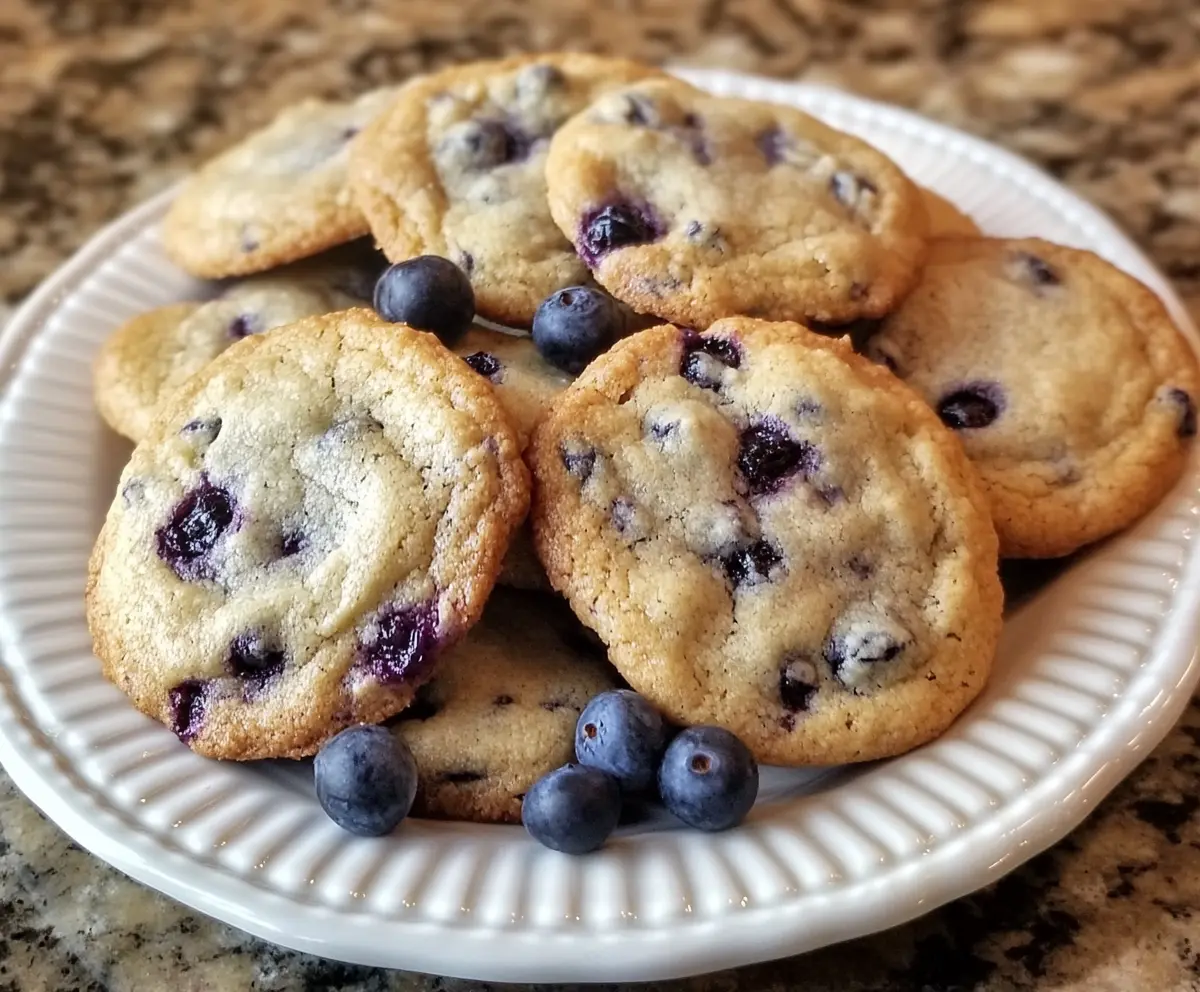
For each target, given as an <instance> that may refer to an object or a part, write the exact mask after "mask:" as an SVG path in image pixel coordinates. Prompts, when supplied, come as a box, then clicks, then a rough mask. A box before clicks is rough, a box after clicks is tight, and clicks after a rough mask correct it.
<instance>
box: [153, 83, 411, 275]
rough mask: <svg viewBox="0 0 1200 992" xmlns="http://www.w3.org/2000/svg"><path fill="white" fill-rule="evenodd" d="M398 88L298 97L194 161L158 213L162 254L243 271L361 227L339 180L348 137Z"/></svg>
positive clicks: (206, 268) (208, 271) (195, 266)
mask: <svg viewBox="0 0 1200 992" xmlns="http://www.w3.org/2000/svg"><path fill="white" fill-rule="evenodd" d="M399 91H400V90H399V89H397V88H393V87H387V88H384V89H378V90H372V91H371V92H369V93H364V94H363V95H362V96H360V97H358V98H357V99H356V100H352V101H350V102H347V103H333V102H329V101H326V100H305V101H303V102H302V103H298V104H296V105H294V106H291V107H288V108H287V109H285V110H283V111H282V112H281V113H280V114H279V115H278V116H277V117H276V118H275V119H274V120H273V121H272V122H271V123H270V124H268V125H267V126H266V127H265V128H263V129H262V130H261V131H258V132H256V133H255V134H252V135H250V137H248V138H246V139H245V140H243V141H242V142H241V143H239V144H237V145H235V146H234V147H233V148H230V149H229V150H228V151H226V152H224V153H223V154H221V155H219V156H217V157H216V158H214V159H212V160H211V161H210V162H208V163H207V164H206V165H204V166H202V167H201V168H200V170H199V171H198V172H196V173H195V174H194V175H192V177H191V178H190V179H188V180H187V181H186V182H185V183H184V186H183V189H181V190H180V192H179V195H178V196H177V197H176V198H175V201H174V202H173V203H172V204H171V208H170V210H169V211H168V212H167V216H166V218H165V219H164V220H163V226H162V241H163V247H164V248H165V249H166V252H167V254H168V255H169V256H170V257H171V259H172V260H173V261H175V262H176V263H177V264H178V265H180V266H181V267H182V268H184V269H186V270H187V271H188V272H190V273H192V274H193V275H196V276H200V277H201V278H205V279H218V278H224V277H226V276H241V275H248V274H249V273H251V272H262V271H263V270H265V269H270V268H274V267H275V266H277V265H282V264H284V263H285V262H293V261H296V260H297V259H301V258H307V257H309V256H310V255H315V254H317V252H320V251H324V250H325V249H326V248H331V247H333V246H334V245H339V244H342V243H343V242H346V241H350V240H352V239H354V238H357V237H361V236H362V235H364V234H366V233H367V222H366V220H365V219H364V218H363V215H362V212H361V211H360V210H359V209H358V207H356V206H355V205H354V202H353V200H352V199H351V196H350V191H349V188H348V187H347V184H346V162H347V158H348V148H349V145H350V143H351V139H352V138H354V137H355V135H357V134H358V132H359V131H361V130H362V129H363V127H365V126H366V125H367V124H368V123H369V122H370V121H371V120H372V119H373V118H375V117H376V116H378V115H379V114H380V113H381V112H382V111H383V110H385V109H386V108H387V107H388V105H389V104H390V103H391V102H392V100H393V99H394V98H395V97H396V94H397V93H398V92H399Z"/></svg>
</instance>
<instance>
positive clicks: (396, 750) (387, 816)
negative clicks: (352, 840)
mask: <svg viewBox="0 0 1200 992" xmlns="http://www.w3.org/2000/svg"><path fill="white" fill-rule="evenodd" d="M313 780H314V783H315V785H316V788H317V802H319V803H320V804H321V809H323V810H325V812H326V813H327V814H328V815H329V818H330V819H331V820H333V822H334V823H336V824H337V825H338V826H339V827H341V828H342V829H343V830H348V831H350V833H352V834H358V835H359V836H360V837H382V836H383V835H384V834H387V833H391V832H392V830H394V829H395V828H396V824H398V823H399V822H400V821H401V820H403V819H404V818H405V817H406V816H407V815H408V811H409V810H410V809H412V804H413V797H414V796H416V794H417V763H416V762H415V761H414V760H413V756H412V752H411V751H409V749H408V746H407V745H406V744H405V743H404V742H403V741H402V740H400V738H398V737H395V736H393V735H392V734H391V733H389V732H388V730H387V729H386V728H385V727H368V726H358V727H349V728H348V729H346V730H343V731H342V732H341V733H340V734H338V735H337V736H336V737H333V738H331V739H330V740H328V741H326V742H325V744H324V745H323V746H322V747H321V750H320V751H318V752H317V757H316V760H315V761H314V762H313Z"/></svg>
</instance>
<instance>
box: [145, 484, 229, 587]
mask: <svg viewBox="0 0 1200 992" xmlns="http://www.w3.org/2000/svg"><path fill="white" fill-rule="evenodd" d="M233 520H234V506H233V497H232V496H230V495H229V493H228V491H227V490H225V489H222V488H221V487H220V486H214V485H213V484H212V483H211V482H209V481H208V479H207V478H204V479H202V480H201V482H200V485H199V486H198V487H197V488H195V489H193V490H192V491H191V492H190V493H188V494H187V495H186V496H184V497H183V499H181V500H180V501H179V502H178V503H177V504H175V508H174V509H173V510H172V511H171V519H170V520H168V521H167V523H166V524H164V525H163V526H162V527H160V528H159V529H158V530H157V531H156V532H155V538H156V539H157V542H158V556H159V557H160V558H161V559H162V560H163V561H165V562H166V563H167V564H168V565H170V566H171V568H172V570H173V571H174V572H175V574H176V575H178V576H179V577H180V578H181V579H198V578H203V577H204V576H205V574H206V570H205V568H204V559H205V558H206V557H207V555H208V553H209V552H210V551H212V549H213V548H214V547H215V546H216V543H217V541H218V540H220V538H221V535H222V534H224V533H225V531H227V530H228V529H229V527H230V525H231V524H232V523H233Z"/></svg>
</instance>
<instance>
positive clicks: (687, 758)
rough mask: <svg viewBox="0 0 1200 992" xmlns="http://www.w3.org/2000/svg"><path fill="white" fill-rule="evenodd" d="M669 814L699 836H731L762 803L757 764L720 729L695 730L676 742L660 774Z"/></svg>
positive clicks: (737, 741)
mask: <svg viewBox="0 0 1200 992" xmlns="http://www.w3.org/2000/svg"><path fill="white" fill-rule="evenodd" d="M658 787H659V791H660V792H661V793H662V798H663V804H664V805H665V806H666V807H667V811H668V812H670V813H672V814H674V815H675V816H677V817H679V819H681V820H682V821H683V822H684V823H686V824H687V825H688V826H689V827H695V828H696V829H697V830H727V829H729V828H730V827H734V826H737V824H739V823H741V822H742V820H743V819H745V817H746V814H747V813H749V812H750V807H751V806H753V805H754V800H755V799H756V798H757V797H758V763H757V762H756V761H755V760H754V755H752V754H751V753H750V749H749V748H747V747H746V745H745V744H743V743H742V742H741V741H740V740H738V738H737V737H735V736H734V735H733V734H731V733H730V732H729V731H728V730H724V729H722V728H721V727H690V728H688V729H687V730H684V731H683V732H681V733H680V734H679V736H678V737H676V738H675V739H674V740H673V741H671V744H670V746H669V747H668V748H667V753H666V754H665V755H664V756H663V760H662V766H661V767H660V768H659V770H658Z"/></svg>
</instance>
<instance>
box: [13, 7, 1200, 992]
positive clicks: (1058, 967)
mask: <svg viewBox="0 0 1200 992" xmlns="http://www.w3.org/2000/svg"><path fill="white" fill-rule="evenodd" d="M234 7H235V5H234V4H231V3H229V2H228V0H226V2H217V0H191V2H186V3H185V2H176V3H153V2H146V0H105V2H104V3H99V2H95V3H78V2H75V3H71V2H67V0H0V320H2V319H3V318H4V316H6V315H7V313H8V312H10V309H11V307H12V306H14V305H15V304H17V303H19V301H20V300H21V298H22V297H23V296H24V295H25V294H26V293H28V291H29V290H30V289H32V288H33V287H34V286H35V285H36V284H37V283H38V281H39V280H41V279H42V278H43V277H44V276H46V275H47V274H48V273H49V272H51V271H52V270H53V269H54V268H55V267H56V266H57V265H58V264H60V263H61V262H62V261H63V260H64V259H66V258H67V257H68V256H69V255H70V254H71V252H73V251H74V250H75V249H76V248H77V247H78V246H79V245H80V244H82V243H83V242H84V241H85V240H86V239H87V238H88V237H89V236H90V235H91V234H92V233H94V232H95V231H96V230H97V229H98V228H99V227H100V226H102V225H103V224H104V223H106V222H107V221H109V220H111V219H112V218H114V217H116V216H117V215H119V214H120V213H122V212H123V211H124V210H126V209H128V208H129V207H131V206H133V205H135V204H136V203H138V202H139V201H141V200H143V199H145V198H146V197H147V196H149V195H150V194H152V193H154V192H156V191H158V190H160V189H163V188H165V187H166V186H168V185H169V184H171V183H172V182H174V181H175V180H176V179H178V178H179V177H180V176H182V175H183V174H184V173H185V172H186V171H187V170H188V169H189V168H190V167H192V166H193V165H195V164H196V163H197V162H199V161H201V160H203V159H204V158H205V157H206V156H208V155H210V154H211V153H213V152H214V151H216V150H218V149H220V148H222V147H224V146H225V145H227V144H229V143H230V142H232V141H233V140H235V139H236V138H237V137H239V136H240V135H242V134H244V133H246V132H247V131H248V130H250V129H252V128H254V127H255V126H257V125H259V124H261V123H262V122H264V121H266V120H267V119H268V118H270V117H271V116H272V115H273V113H274V112H275V111H276V110H278V109H279V108H280V107H282V106H284V105H286V104H288V103H290V102H292V101H294V100H296V99H298V98H300V97H302V96H305V95H309V94H313V93H317V94H321V95H329V96H336V95H349V94H352V93H355V92H358V91H360V90H363V89H366V88H368V87H370V86H373V85H378V84H380V83H383V82H387V81H393V80H396V79H399V78H403V77H404V76H406V75H408V74H410V73H413V72H417V71H422V70H425V69H429V68H432V67H436V66H440V65H444V64H447V63H450V62H453V61H461V60H465V59H470V58H478V57H489V56H494V55H500V54H507V53H512V52H519V51H527V50H539V49H540V50H546V49H553V48H584V49H591V50H597V51H609V52H615V53H620V54H622V55H627V56H633V57H638V58H643V59H647V60H650V61H654V62H661V63H666V64H676V65H694V66H711V67H720V68H730V69H738V70H743V71H748V72H758V73H763V74H767V75H774V76H779V77H781V78H788V79H804V80H808V81H814V82H820V83H824V84H828V85H834V86H838V87H841V88H844V89H848V90H851V91H853V92H857V93H860V94H863V95H866V96H870V97H874V98H877V99H881V100H886V101H890V102H893V103H898V104H901V105H904V106H907V107H911V108H913V109H915V110H918V111H920V112H922V113H924V114H926V115H928V116H930V117H934V118H937V119H939V120H942V121H945V122H947V123H949V124H952V125H954V126H956V127H960V128H962V129H964V130H967V131H970V132H972V133H975V134H978V135H980V136H982V137H985V138H988V139H990V140H993V141H996V142H998V143H999V144H1001V145H1004V146H1005V147H1007V148H1009V149H1011V150H1013V151H1016V152H1018V153H1020V154H1023V155H1026V156H1028V157H1029V158H1031V159H1033V160H1034V161H1036V162H1038V163H1039V164H1041V165H1042V166H1043V167H1044V168H1046V169H1048V170H1049V171H1050V172H1052V173H1053V174H1054V175H1056V176H1058V177H1059V178H1060V179H1061V180H1062V181H1064V182H1065V183H1066V184H1068V185H1069V186H1071V187H1072V188H1073V189H1075V190H1077V191H1078V192H1080V193H1081V194H1083V195H1084V196H1086V197H1087V198H1089V199H1090V200H1092V201H1093V202H1095V203H1097V204H1098V205H1099V206H1101V207H1102V208H1103V209H1105V210H1106V211H1108V212H1109V213H1110V214H1111V215H1112V216H1113V217H1114V218H1115V219H1116V220H1117V222H1118V223H1119V224H1120V225H1121V226H1122V227H1123V228H1124V229H1125V230H1126V231H1127V232H1128V233H1129V235H1130V236H1131V237H1132V238H1133V239H1134V240H1135V241H1137V242H1138V243H1139V244H1140V245H1141V246H1142V247H1143V248H1144V249H1145V250H1146V251H1147V253H1148V254H1149V255H1150V256H1151V257H1152V258H1153V259H1154V260H1155V261H1156V262H1157V264H1158V265H1159V266H1160V267H1161V268H1162V269H1163V270H1164V271H1165V272H1166V273H1167V274H1168V275H1169V276H1170V277H1171V278H1172V280H1173V281H1174V283H1175V285H1176V287H1177V288H1178V289H1179V291H1180V292H1181V294H1182V295H1183V296H1184V298H1185V300H1186V301H1187V303H1188V306H1189V309H1190V310H1191V312H1192V314H1193V315H1194V316H1195V317H1196V318H1197V319H1198V320H1200V4H1196V3H1194V2H1191V0H1090V2H1089V3H1087V4H1083V3H1077V2H1073V0H975V2H963V3H951V2H939V0H914V2H900V0H896V2H887V0H863V2H858V3H853V4H850V3H838V2H834V0H740V2H733V0H704V2H685V0H624V2H598V0H529V2H515V0H488V2H478V0H464V2H449V0H445V2H440V3H435V2H431V0H392V2H384V0H375V2H372V0H329V2H324V3H313V2H311V0H309V2H301V0H242V2H241V3H239V4H237V5H236V14H235V13H234ZM1198 809H1200V705H1198V704H1197V703H1196V702H1195V701H1193V703H1192V705H1191V707H1190V708H1189V709H1188V710H1187V712H1186V713H1185V715H1184V718H1183V720H1182V722H1181V723H1180V725H1179V726H1178V727H1177V728H1176V729H1175V731H1174V732H1173V733H1172V734H1171V735H1170V736H1169V738H1168V739H1167V740H1166V742H1164V744H1163V745H1162V746H1161V747H1160V748H1158V750H1157V751H1156V752H1155V753H1154V755H1153V756H1152V757H1151V758H1150V760H1149V761H1147V762H1146V764H1144V765H1143V766H1142V767H1141V768H1140V769H1139V770H1138V771H1137V772H1136V773H1135V774H1134V775H1133V776H1132V777H1131V778H1130V779H1129V780H1128V781H1127V782H1126V783H1125V784H1123V785H1122V786H1121V787H1119V788H1118V789H1117V791H1116V792H1115V793H1113V795H1112V796H1111V797H1109V799H1108V800H1107V801H1106V802H1105V803H1104V804H1103V805H1102V806H1101V807H1100V809H1099V810H1098V811H1097V812H1096V813H1095V815H1093V816H1092V817H1091V818H1090V819H1089V820H1088V821H1087V822H1086V823H1085V824H1084V825H1083V826H1082V827H1080V828H1079V829H1078V830H1076V831H1075V833H1074V834H1072V835H1071V836H1070V837H1069V838H1067V839H1066V840H1065V841H1063V842H1062V843H1060V844H1059V845H1057V846H1056V847H1055V848H1053V849H1052V850H1051V851H1049V852H1047V853H1045V854H1042V855H1040V856H1038V857H1036V858H1035V859H1034V860H1033V861H1032V862H1030V863H1029V864H1027V865H1026V866H1025V867H1023V868H1021V869H1019V870H1018V871H1016V872H1015V873H1013V874H1012V875H1010V876H1008V877H1007V878H1005V879H1004V880H1002V881H1001V882H999V883H998V884H997V885H995V886H993V887H991V888H989V889H985V890H983V891H982V892H979V893H977V894H975V895H973V896H971V897H968V898H966V899H963V900H960V901H959V902H957V903H954V904H951V905H950V906H947V907H944V908H943V909H941V910H938V911H936V912H934V913H933V914H931V915H930V916H928V917H926V918H924V919H922V920H919V921H917V922H914V923H912V924H909V925H907V926H904V927H901V928H899V929H896V930H892V931H888V932H885V933H882V934H878V935H875V936H873V937H869V938H865V939H862V940H858V941H854V942H852V943H848V944H844V945H840V946H838V947H834V948H829V949H826V950H824V951H821V952H818V953H815V954H810V955H806V956H804V957H800V958H793V959H789V960H785V961H780V962H775V963H772V964H766V965H761V966H756V967H752V968H746V969H740V970H738V971H731V972H724V973H721V974H717V975H710V976H706V977H703V978H696V979H690V980H687V981H682V982H664V983H657V984H655V985H653V986H647V988H652V989H657V990H663V992H667V990H669V992H684V990H688V992H740V990H750V989H779V990H784V989H789V990H799V992H835V990H836V992H891V990H897V992H908V990H912V992H959V990H975V992H1007V990H1036V992H1050V990H1054V992H1068V990H1069V992H1084V990H1087V992H1109V990H1111V992H1142V990H1145V992H1174V990H1179V992H1184V990H1196V989H1200V817H1198V816H1197V810H1198ZM481 987H482V986H481V985H480V983H477V982H460V981H454V980H450V979H439V978H432V977H427V976H421V975H414V974H405V973H402V972H385V971H380V970H375V969H367V968H356V967H349V966H344V965H340V964H336V963H332V962H327V961H322V960H320V959H317V958H312V957H307V956H304V955H300V954H295V953H293V952H290V951H284V950H282V949H280V948H277V947H274V946H272V945H269V944H266V943H264V942H262V941H258V940H255V939H253V938H250V937H247V936H245V935H244V934H241V933H239V932H238V931H235V930H233V929H232V928H230V927H227V926H225V925H223V924H220V923H216V922H213V921H211V920H208V919H206V918H204V917H200V916H197V915H195V914H193V913H191V912H189V911H188V910H186V909H184V908H183V907H181V906H180V905H178V904H176V903H174V902H172V901H171V900H169V899H167V898H165V897H163V896H160V895H158V894H156V893H154V892H151V891H149V890H148V889H145V888H143V887H142V886H140V885H138V884H137V883H134V882H132V881H130V880H128V879H127V878H125V877H124V876H122V875H121V874H120V873H118V872H116V871H114V870H112V869H110V868H108V867H107V866H106V865H104V864H103V863H102V862H100V861H98V860H97V859H95V858H93V857H92V856H91V855H89V854H87V853H86V852H84V851H81V850H80V849H79V848H77V847H76V846H75V845H73V844H72V843H71V842H70V841H68V840H67V839H66V837H65V836H64V835H63V834H62V833H61V832H60V831H59V830H58V829H57V828H56V827H55V826H53V825H52V824H50V823H49V822H48V821H46V820H45V819H44V818H43V817H42V816H41V815H40V814H39V813H38V812H37V811H36V810H35V809H34V808H33V807H32V806H31V805H30V804H29V803H28V802H27V801H26V800H25V799H24V798H23V797H22V796H21V795H20V794H18V793H17V792H16V790H15V789H14V788H13V786H12V785H11V783H10V782H9V781H8V779H7V777H5V776H4V774H3V773H2V772H0V992H9V990H13V992H18V990H19V992H26V990H43V989H47V990H49V989H55V990H62V992H77V990H78V992H84V990H88V992H101V990H111V992H124V990H143V989H171V990H172V992H191V990H209V989H239V990H241V989H253V990H255V992H301V990H306V992H308V990H326V989H329V990H338V992H351V990H353V992H377V990H410V989H411V990H422V992H426V990H428V992H432V990H435V989H437V990H456V992H457V990H466V989H478V988H481Z"/></svg>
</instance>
